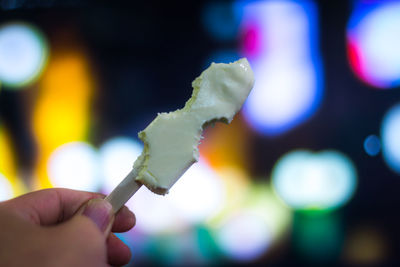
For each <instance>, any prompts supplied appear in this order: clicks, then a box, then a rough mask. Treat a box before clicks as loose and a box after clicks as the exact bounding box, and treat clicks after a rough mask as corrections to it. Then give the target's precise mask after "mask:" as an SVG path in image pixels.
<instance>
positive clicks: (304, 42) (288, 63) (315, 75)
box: [242, 1, 323, 136]
mask: <svg viewBox="0 0 400 267" xmlns="http://www.w3.org/2000/svg"><path fill="white" fill-rule="evenodd" d="M317 25H318V23H317V10H316V7H315V5H314V4H312V3H310V2H304V3H303V2H297V1H262V2H251V3H248V4H244V5H243V21H242V32H244V36H249V38H250V39H249V40H246V38H244V39H243V40H242V42H243V43H244V45H243V46H242V47H243V51H242V53H243V55H244V56H246V57H248V58H249V60H250V64H251V65H252V68H253V70H254V74H255V85H254V89H253V90H252V92H251V93H250V95H249V97H248V99H247V101H246V103H245V105H244V109H243V111H244V115H245V118H246V120H247V122H248V123H249V124H250V125H251V126H252V127H253V128H254V129H255V130H256V131H258V132H260V133H262V134H265V135H270V136H273V135H279V134H282V133H284V132H287V131H289V130H291V129H293V128H294V127H295V126H297V125H299V124H301V123H302V122H304V121H305V120H307V119H308V118H309V117H310V116H311V115H313V114H314V113H315V112H316V110H317V108H318V107H319V104H320V102H321V100H322V94H323V93H322V89H323V87H322V68H321V60H320V56H319V51H318V47H317V43H318V39H317V38H318V36H317ZM246 32H251V33H252V34H250V35H246ZM254 42H257V43H254Z"/></svg>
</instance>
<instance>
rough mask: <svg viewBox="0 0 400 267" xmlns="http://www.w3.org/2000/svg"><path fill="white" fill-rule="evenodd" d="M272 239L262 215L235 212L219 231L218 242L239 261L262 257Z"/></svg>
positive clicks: (226, 252)
mask: <svg viewBox="0 0 400 267" xmlns="http://www.w3.org/2000/svg"><path fill="white" fill-rule="evenodd" d="M271 241H272V235H271V233H270V232H269V228H268V225H267V224H266V222H265V221H264V220H263V218H262V217H261V216H259V215H257V214H255V213H252V212H245V211H244V212H239V213H238V214H235V215H234V216H232V217H231V218H230V219H229V220H228V221H227V222H226V223H225V224H224V225H223V226H222V227H221V229H220V230H219V231H218V233H217V242H218V244H219V245H220V247H221V248H222V250H223V252H224V253H225V254H226V255H227V256H228V257H229V258H232V259H235V260H238V261H251V260H254V259H255V258H258V257H260V256H261V255H262V254H263V253H264V252H265V251H266V250H267V249H268V246H269V245H270V244H271Z"/></svg>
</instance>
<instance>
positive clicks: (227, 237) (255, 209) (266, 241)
mask: <svg viewBox="0 0 400 267" xmlns="http://www.w3.org/2000/svg"><path fill="white" fill-rule="evenodd" d="M290 222H291V213H290V211H289V209H288V208H287V207H285V206H284V205H283V203H281V201H280V200H279V199H278V198H277V197H276V196H275V195H274V193H273V192H272V190H271V188H270V186H269V185H267V184H254V185H253V186H252V187H251V188H249V190H247V192H246V196H245V198H244V199H243V201H242V202H241V203H240V204H238V205H237V207H236V210H234V211H233V212H231V213H230V215H228V216H225V218H224V219H223V220H222V221H220V222H219V224H217V225H215V226H214V227H213V228H215V231H216V233H215V236H216V242H217V244H218V246H219V247H220V248H221V250H222V251H223V253H224V254H225V256H227V257H228V258H230V259H233V260H236V261H241V262H248V261H252V260H255V259H257V258H259V257H261V256H262V255H265V254H266V253H267V252H268V250H269V248H270V247H272V246H274V245H275V244H276V243H277V242H278V241H279V240H280V238H281V237H282V235H283V234H284V233H285V232H286V231H287V230H288V227H289V225H290Z"/></svg>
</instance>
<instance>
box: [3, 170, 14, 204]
mask: <svg viewBox="0 0 400 267" xmlns="http://www.w3.org/2000/svg"><path fill="white" fill-rule="evenodd" d="M12 197H14V190H13V188H12V185H11V183H10V182H9V181H8V180H7V178H6V177H4V175H2V174H1V173H0V201H4V200H8V199H10V198H12Z"/></svg>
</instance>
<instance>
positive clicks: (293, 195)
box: [272, 150, 357, 210]
mask: <svg viewBox="0 0 400 267" xmlns="http://www.w3.org/2000/svg"><path fill="white" fill-rule="evenodd" d="M356 180H357V173H356V169H355V166H354V164H353V163H352V162H351V160H350V159H349V158H347V157H346V156H345V155H343V154H341V153H339V152H336V151H323V152H320V153H315V154H314V153H311V152H308V151H302V150H298V151H293V152H290V153H288V154H286V155H284V156H283V157H282V158H281V159H279V160H278V162H277V163H276V165H275V167H274V169H273V171H272V183H273V186H274V189H275V191H276V193H277V194H278V195H279V197H280V198H281V199H282V200H283V201H284V202H285V203H286V204H287V205H289V206H290V207H292V208H294V209H300V210H313V209H317V210H324V209H333V208H337V207H340V206H342V205H344V204H345V203H346V202H347V201H349V199H350V198H351V197H352V196H353V194H354V192H355V188H356Z"/></svg>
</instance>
